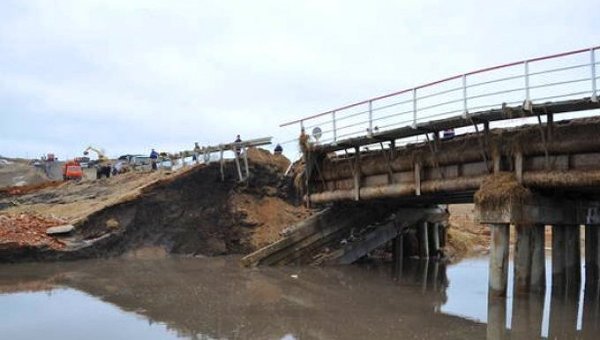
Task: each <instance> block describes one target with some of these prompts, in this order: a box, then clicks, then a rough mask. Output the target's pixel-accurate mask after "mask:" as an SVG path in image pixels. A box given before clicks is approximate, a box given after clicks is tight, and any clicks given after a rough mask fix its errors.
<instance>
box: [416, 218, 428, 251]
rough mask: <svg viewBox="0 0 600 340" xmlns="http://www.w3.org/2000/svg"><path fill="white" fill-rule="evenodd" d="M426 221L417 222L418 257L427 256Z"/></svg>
mask: <svg viewBox="0 0 600 340" xmlns="http://www.w3.org/2000/svg"><path fill="white" fill-rule="evenodd" d="M427 224H428V223H427V222H419V233H418V236H419V257H420V258H422V259H427V258H429V237H428V236H429V235H428V234H429V233H428V231H427V229H428V228H427Z"/></svg>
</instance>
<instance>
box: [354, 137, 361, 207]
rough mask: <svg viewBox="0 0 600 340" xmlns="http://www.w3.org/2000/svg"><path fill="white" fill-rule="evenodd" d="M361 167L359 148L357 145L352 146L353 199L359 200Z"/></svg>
mask: <svg viewBox="0 0 600 340" xmlns="http://www.w3.org/2000/svg"><path fill="white" fill-rule="evenodd" d="M361 177H362V176H361V169H360V148H359V147H358V146H357V147H355V148H354V200H355V201H358V200H360V180H361Z"/></svg>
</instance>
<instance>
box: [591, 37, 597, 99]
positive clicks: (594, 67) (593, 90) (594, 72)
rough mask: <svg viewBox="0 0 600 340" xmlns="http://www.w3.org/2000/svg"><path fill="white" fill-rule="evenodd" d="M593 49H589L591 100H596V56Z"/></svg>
mask: <svg viewBox="0 0 600 340" xmlns="http://www.w3.org/2000/svg"><path fill="white" fill-rule="evenodd" d="M595 52H596V51H595V50H594V49H593V48H591V49H590V60H591V71H592V101H593V102H595V103H597V102H598V95H597V94H596V56H595Z"/></svg>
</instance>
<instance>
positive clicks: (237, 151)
mask: <svg viewBox="0 0 600 340" xmlns="http://www.w3.org/2000/svg"><path fill="white" fill-rule="evenodd" d="M233 142H234V143H241V142H242V138H240V135H237V136H236V137H235V140H234V141H233ZM233 150H234V151H235V154H236V155H238V156H239V155H240V146H239V145H235V146H234V147H233Z"/></svg>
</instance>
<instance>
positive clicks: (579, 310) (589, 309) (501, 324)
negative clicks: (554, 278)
mask: <svg viewBox="0 0 600 340" xmlns="http://www.w3.org/2000/svg"><path fill="white" fill-rule="evenodd" d="M550 283H551V282H550ZM513 291H514V289H513ZM509 293H510V292H509ZM599 297H600V285H599V284H598V282H595V283H590V282H588V283H587V284H586V285H585V286H584V285H583V284H581V283H580V282H579V281H578V280H575V281H574V282H572V283H571V284H569V285H567V286H564V285H563V286H560V285H559V286H549V287H547V290H546V292H545V293H544V292H542V293H535V292H532V293H529V294H524V293H519V294H514V295H512V296H511V294H509V297H507V298H498V297H494V296H492V295H488V301H487V307H488V308H487V323H488V326H487V338H488V339H508V338H510V339H535V338H545V337H547V338H549V339H575V338H577V339H597V338H598V334H599V333H598V332H599V331H600V319H599V318H600V302H599V301H600V299H599Z"/></svg>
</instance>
